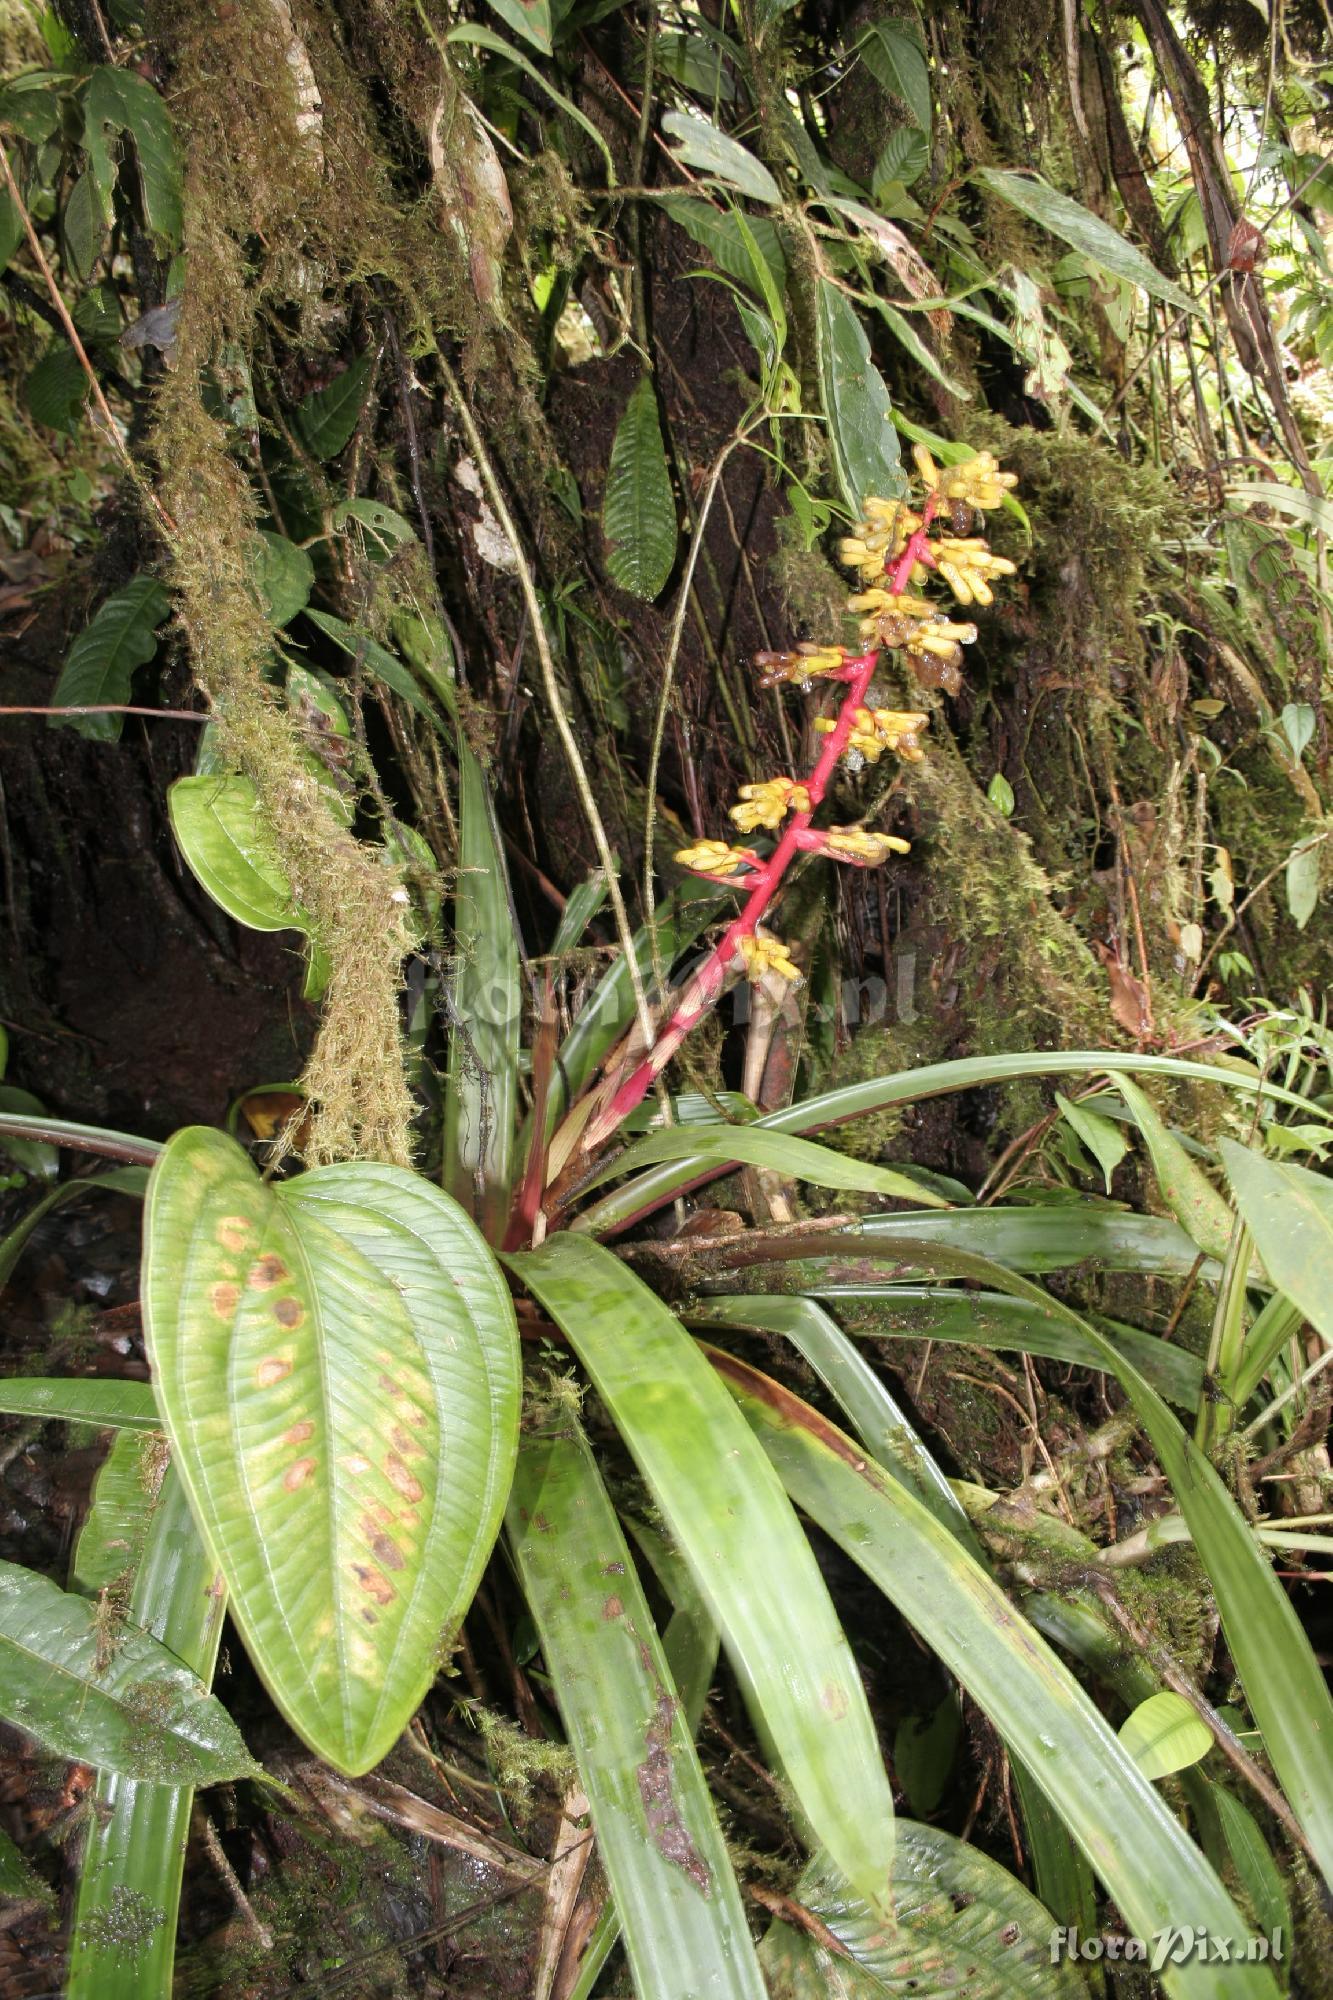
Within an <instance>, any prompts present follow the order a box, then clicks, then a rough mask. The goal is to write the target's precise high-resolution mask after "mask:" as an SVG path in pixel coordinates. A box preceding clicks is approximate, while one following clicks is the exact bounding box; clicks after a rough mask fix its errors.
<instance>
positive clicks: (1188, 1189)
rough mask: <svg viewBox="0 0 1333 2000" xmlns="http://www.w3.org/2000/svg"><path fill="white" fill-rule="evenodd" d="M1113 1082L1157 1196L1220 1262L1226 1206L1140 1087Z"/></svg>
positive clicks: (1228, 1220) (1227, 1230) (1228, 1218)
mask: <svg viewBox="0 0 1333 2000" xmlns="http://www.w3.org/2000/svg"><path fill="white" fill-rule="evenodd" d="M1116 1087H1117V1089H1118V1090H1119V1092H1120V1095H1121V1096H1122V1097H1123V1098H1124V1100H1125V1103H1126V1105H1127V1106H1128V1107H1129V1111H1130V1114H1131V1116H1132V1117H1133V1119H1134V1121H1135V1123H1136V1124H1137V1126H1138V1128H1139V1130H1140V1132H1142V1134H1143V1139H1144V1144H1145V1145H1146V1146H1147V1148H1148V1153H1149V1156H1150V1158H1151V1160H1152V1164H1153V1172H1154V1173H1155V1174H1156V1176H1157V1185H1158V1187H1159V1188H1160V1189H1161V1191H1162V1199H1163V1200H1164V1201H1165V1202H1166V1205H1167V1207H1168V1208H1169V1209H1170V1210H1171V1213H1172V1214H1173V1215H1174V1216H1175V1218H1176V1221H1177V1222H1178V1223H1179V1224H1180V1226H1181V1228H1182V1229H1184V1230H1185V1231H1186V1232H1187V1233H1188V1234H1189V1235H1190V1236H1191V1237H1192V1238H1193V1240H1194V1241H1195V1242H1196V1243H1197V1244H1198V1246H1199V1248H1200V1249H1201V1250H1206V1251H1207V1253H1208V1255H1209V1256H1210V1257H1216V1258H1217V1260H1218V1262H1219V1263H1220V1262H1221V1261H1222V1259H1223V1258H1224V1257H1225V1256H1226V1254H1227V1244H1228V1243H1229V1241H1230V1240H1231V1228H1232V1215H1231V1209H1230V1207H1229V1206H1228V1204H1227V1203H1226V1201H1225V1200H1224V1199H1223V1197H1222V1196H1221V1195H1220V1194H1219V1193H1218V1191H1217V1189H1216V1188H1215V1187H1214V1186H1213V1184H1212V1182H1211V1181H1210V1180H1209V1178H1208V1176H1207V1174H1205V1173H1204V1171H1203V1169H1202V1167H1200V1166H1199V1165H1198V1163H1197V1162H1196V1161H1194V1160H1192V1159H1191V1158H1190V1156H1189V1154H1188V1153H1187V1152H1186V1151H1185V1148H1184V1147H1183V1146H1182V1145H1181V1143H1180V1141H1179V1139H1177V1138H1176V1136H1175V1134H1174V1133H1173V1132H1172V1131H1171V1130H1170V1128H1169V1126H1168V1125H1167V1124H1166V1122H1165V1120H1164V1119H1163V1118H1161V1117H1160V1116H1159V1114H1158V1112H1157V1109H1156V1107H1155V1106H1154V1104H1153V1102H1152V1099H1151V1098H1150V1097H1149V1096H1148V1095H1147V1094H1146V1092H1144V1091H1142V1090H1140V1089H1139V1087H1138V1085H1137V1084H1136V1083H1135V1082H1134V1081H1133V1079H1132V1078H1131V1077H1127V1076H1122V1077H1121V1078H1120V1080H1119V1082H1118V1084H1117V1086H1116Z"/></svg>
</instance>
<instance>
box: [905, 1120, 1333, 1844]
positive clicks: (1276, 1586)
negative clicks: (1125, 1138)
mask: <svg viewBox="0 0 1333 2000" xmlns="http://www.w3.org/2000/svg"><path fill="white" fill-rule="evenodd" d="M1225 1143H1226V1142H1225V1141H1224V1142H1223V1144H1224V1145H1225ZM1288 1171H1290V1170H1288ZM939 1219H940V1220H942V1221H949V1222H952V1221H953V1220H955V1218H954V1217H953V1216H948V1217H944V1218H939ZM867 1247H870V1246H867ZM873 1254H874V1255H875V1256H877V1257H887V1258H897V1259H898V1260H899V1261H900V1262H901V1263H902V1264H904V1265H907V1266H912V1265H915V1266H916V1267H917V1268H919V1269H922V1270H927V1271H931V1272H934V1273H936V1274H939V1273H945V1274H947V1275H948V1276H950V1277H959V1278H967V1279H970V1280H972V1281H974V1282H976V1281H979V1282H980V1283H981V1284H983V1285H989V1286H991V1287H993V1288H994V1289H996V1290H1003V1291H1006V1292H1009V1293H1010V1294H1011V1295H1012V1296H1014V1297H1016V1298H1021V1299H1029V1300H1031V1301H1032V1302H1034V1303H1036V1304H1041V1305H1044V1306H1046V1307H1048V1308H1049V1309H1050V1310H1051V1311H1053V1312H1055V1313H1058V1314H1059V1315H1060V1316H1061V1317H1062V1318H1064V1319H1066V1320H1067V1321H1068V1322H1069V1324H1070V1325H1071V1326H1073V1327H1076V1328H1078V1329H1080V1330H1081V1331H1082V1333H1083V1335H1084V1337H1085V1338H1086V1339H1087V1340H1088V1341H1090V1342H1091V1343H1092V1344H1093V1345H1094V1346H1097V1347H1100V1349H1101V1350H1102V1354H1103V1357H1104V1360H1105V1364H1106V1366H1107V1367H1108V1368H1109V1369H1110V1370H1111V1372H1112V1373H1113V1374H1114V1375H1115V1377H1116V1379H1117V1381H1118V1382H1119V1383H1120V1386H1121V1387H1122V1388H1123V1389H1124V1391H1125V1393H1126V1395H1127V1396H1128V1397H1129V1399H1130V1401H1131V1403H1132V1404H1133V1405H1134V1408H1135V1410H1136V1412H1137V1413H1138V1417H1139V1421H1140V1422H1141V1424H1142V1425H1143V1428H1144V1430H1145V1431H1146V1433H1147V1435H1148V1438H1149V1441H1150V1442H1151V1444H1152V1447H1153V1450H1154V1451H1155V1452H1156V1454H1157V1457H1158V1460H1159V1462H1160V1464H1161V1467H1162V1470H1163V1471H1164V1472H1165V1474H1166V1476H1167V1479H1168V1480H1169V1481H1170V1484H1171V1489H1172V1491H1173V1493H1174V1494H1175V1497H1176V1502H1177V1505H1178V1506H1179V1508H1180V1511H1181V1513H1182V1515H1183V1516H1184V1518H1185V1521H1186V1522H1187V1524H1188V1526H1189V1531H1190V1537H1191V1539H1192V1540H1193V1542H1194V1546H1195V1548H1196V1549H1197V1551H1198V1554H1199V1558H1200V1560H1201V1561H1202V1563H1203V1565H1204V1568H1205V1569H1206V1570H1207V1572H1208V1578H1209V1581H1210V1583H1211V1584H1212V1587H1213V1592H1214V1595H1215V1597H1216V1599H1217V1608H1218V1611H1219V1613H1220V1616H1221V1620H1222V1630H1223V1633H1224V1635H1225V1637H1226V1642H1227V1646H1228V1648H1229V1650H1230V1653H1231V1658H1232V1661H1233V1662H1234V1664H1235V1668H1236V1672H1237V1673H1238V1675H1239V1676H1240V1681H1241V1685H1242V1687H1243V1688H1244V1690H1245V1696H1246V1700H1247V1701H1248V1702H1249V1705H1250V1709H1251V1712H1252V1713H1253V1715H1254V1719H1255V1721H1256V1722H1257V1723H1258V1725H1259V1728H1260V1730H1261V1731H1262V1733H1263V1738H1264V1746H1265V1749H1266V1750H1267V1752H1268V1756H1269V1759H1270V1761H1271V1763H1272V1765H1273V1769H1274V1770H1275V1771H1276V1773H1277V1775H1278V1779H1279V1781H1280V1783H1281V1785H1282V1788H1283V1790H1284V1791H1285V1793H1286V1795H1287V1799H1288V1801H1289V1803H1290V1805H1291V1807H1292V1810H1293V1811H1294V1812H1295V1814H1296V1817H1297V1819H1298V1820H1299V1821H1300V1823H1301V1826H1302V1828H1303V1829H1304V1831H1305V1834H1306V1837H1307V1838H1308V1840H1309V1842H1310V1846H1311V1850H1312V1851H1313V1853H1314V1854H1315V1855H1316V1856H1317V1857H1318V1861H1319V1865H1320V1867H1321V1868H1322V1869H1323V1870H1324V1872H1325V1874H1326V1875H1327V1876H1328V1878H1329V1880H1330V1881H1333V1698H1330V1695H1329V1690H1328V1687H1327V1685H1326V1683H1325V1681H1324V1678H1323V1676H1322V1674H1321V1673H1320V1671H1319V1667H1318V1664H1317V1662H1316V1660H1315V1657H1314V1653H1313V1652H1312V1650H1311V1647H1310V1641H1309V1639H1308V1637H1307V1635H1306V1633H1305V1629H1304V1627H1303V1626H1302V1624H1301V1621H1300V1619H1299V1618H1298V1616H1297V1614H1296V1611H1295V1609H1294V1607H1293V1605H1292V1603H1291V1599H1290V1598H1289V1597H1288V1596H1287V1593H1286V1591H1285V1590H1284V1589H1283V1588H1282V1585H1281V1583H1280V1582H1279V1581H1278V1579H1277V1577H1276V1576H1275V1575H1274V1574H1273V1571H1272V1569H1271V1568H1270V1567H1269V1563H1268V1558H1267V1556H1266V1555H1265V1554H1264V1551H1263V1549H1262V1547H1261V1546H1260V1544H1259V1542H1258V1541H1257V1539H1256V1537H1255V1534H1254V1531H1253V1529H1252V1528H1251V1526H1250V1524H1249V1522H1248V1521H1247V1520H1246V1519H1245V1516H1244V1515H1243V1514H1242V1513H1241V1511H1240V1509H1239V1508H1238V1507H1237V1505H1236V1503H1235V1501H1234V1500H1233V1499H1232V1497H1231V1495H1230V1493H1229V1492H1228V1491H1227V1489H1226V1487H1225V1486H1224V1485H1223V1483H1222V1481H1221V1479H1220V1478H1219V1476H1218V1474H1217V1472H1216V1471H1215V1470H1214V1468H1213V1466H1212V1464H1211V1463H1210V1462H1209V1460H1208V1459H1207V1458H1206V1457H1205V1456H1204V1454H1203V1453H1202V1452H1201V1451H1200V1450H1199V1448H1198V1446H1197V1445H1196V1444H1195V1443H1194V1441H1193V1439H1192V1438H1190V1437H1188V1436H1187V1435H1186V1433H1185V1432H1184V1431H1183V1430H1182V1429H1181V1427H1180V1424H1179V1423H1178V1421H1177V1420H1176V1418H1175V1417H1174V1416H1173V1415H1172V1413H1171V1411H1170V1410H1169V1409H1168V1408H1167V1406H1166V1404H1165V1403H1164V1402H1163V1401H1162V1399H1161V1397H1160V1396H1159V1395H1158V1394H1157V1391H1156V1390H1155V1389H1154V1388H1153V1387H1152V1385H1151V1383H1150V1382H1148V1381H1147V1380H1146V1379H1145V1378H1144V1376H1142V1375H1141V1374H1140V1373H1139V1372H1138V1370H1137V1369H1136V1368H1135V1367H1134V1366H1133V1365H1132V1363H1131V1362H1129V1361H1128V1360H1126V1358H1125V1356H1124V1355H1123V1354H1122V1353H1121V1352H1120V1351H1119V1349H1118V1348H1116V1347H1115V1346H1114V1345H1113V1344H1112V1342H1111V1341H1110V1340H1108V1339H1107V1337H1106V1335H1105V1334H1104V1333H1102V1332H1100V1331H1099V1330H1098V1328H1097V1327H1095V1326H1094V1325H1092V1324H1091V1322H1090V1321H1088V1320H1086V1319H1083V1318H1081V1317H1080V1316H1079V1314H1078V1313H1076V1312H1073V1311H1071V1309H1070V1308H1069V1307H1068V1306H1065V1305H1062V1304H1061V1303H1060V1302H1059V1301H1058V1300H1056V1299H1052V1298H1050V1297H1049V1296H1048V1294H1046V1293H1045V1292H1042V1291H1040V1290H1039V1289H1038V1287H1037V1286H1035V1285H1032V1284H1029V1283H1028V1281H1027V1279H1026V1278H1021V1277H1019V1276H1018V1274H1017V1273H1016V1272H1013V1271H1008V1270H1005V1269H1004V1268H1003V1267H1002V1266H1001V1265H999V1264H995V1263H992V1262H990V1261H989V1260H988V1259H987V1258H984V1257H978V1256H976V1255H974V1254H973V1253H971V1252H969V1251H965V1250H959V1249H957V1248H955V1247H954V1246H952V1245H946V1244H930V1243H924V1242H917V1241H915V1240H913V1239H910V1238H907V1237H899V1238H897V1239H896V1240H895V1239H894V1238H893V1237H892V1236H890V1235H888V1234H887V1233H885V1234H880V1233H879V1232H877V1233H876V1238H875V1241H874V1244H873Z"/></svg>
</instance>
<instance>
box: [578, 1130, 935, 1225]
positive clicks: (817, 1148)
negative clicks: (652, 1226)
mask: <svg viewBox="0 0 1333 2000" xmlns="http://www.w3.org/2000/svg"><path fill="white" fill-rule="evenodd" d="M683 1159H703V1160H706V1161H708V1162H709V1163H710V1164H711V1165H714V1166H727V1167H732V1166H737V1165H744V1166H747V1167H769V1168H771V1169H772V1170H773V1171H774V1172H775V1173H780V1174H785V1175H787V1176H788V1178H789V1179H791V1180H796V1181H808V1182H809V1184H810V1185H811V1187H823V1188H849V1189H853V1190H855V1191H857V1192H859V1193H862V1194H882V1195H892V1196H894V1197H896V1199H897V1200H899V1201H912V1202H918V1203H920V1202H926V1203H928V1204H930V1205H931V1206H932V1207H937V1208H947V1207H948V1205H949V1204H948V1203H947V1202H946V1201H945V1200H944V1198H943V1196H941V1195H932V1194H929V1193H928V1192H927V1191H926V1190H925V1189H924V1188H923V1187H922V1186H921V1183H920V1182H919V1181H915V1180H909V1179H908V1177H907V1175H906V1174H899V1173H895V1172H894V1170H893V1168H892V1167H876V1166H872V1165H871V1164H870V1163H869V1162H868V1161H866V1160H854V1159H852V1158H851V1157H850V1155H849V1154H846V1153H838V1152H835V1151H834V1149H833V1147H832V1146H821V1145H819V1144H818V1143H817V1142H816V1141H814V1140H812V1139H797V1138H793V1137H792V1135H791V1134H790V1133H787V1132H771V1131H766V1130H764V1129H763V1128H762V1127H760V1126H757V1125H722V1126H713V1127H710V1128H709V1129H708V1130H707V1131H704V1132H700V1130H699V1127H698V1125H690V1126H670V1127H668V1128H666V1129H665V1130H662V1131H654V1132H648V1133H645V1135H644V1137H643V1138H642V1139H636V1140H635V1142H634V1144H633V1145H632V1146H627V1147H626V1148H625V1150H624V1152H623V1153H621V1154H620V1155H619V1156H618V1158H616V1159H615V1160H613V1161H612V1162H611V1164H610V1165H609V1166H606V1167H603V1169H602V1171H601V1172H600V1173H599V1174H596V1175H595V1176H594V1177H593V1179H592V1180H590V1181H589V1182H588V1186H589V1187H590V1188H595V1187H600V1186H601V1184H602V1182H603V1181H606V1180H610V1179H611V1178H612V1176H614V1175H620V1174H630V1173H636V1172H637V1171H638V1170H639V1168H641V1167H651V1166H656V1165H658V1164H659V1162H661V1161H663V1160H683ZM578 1226H579V1225H578V1224H577V1223H576V1224H575V1227H576V1228H577V1227H578Z"/></svg>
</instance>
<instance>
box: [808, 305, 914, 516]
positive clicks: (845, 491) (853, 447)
mask: <svg viewBox="0 0 1333 2000" xmlns="http://www.w3.org/2000/svg"><path fill="white" fill-rule="evenodd" d="M816 309H817V320H816V332H817V335H818V343H819V393H820V401H821V403H822V404H823V408H824V415H825V417H826V419H827V421H828V435H829V445H830V449H831V451H832V454H833V465H834V470H835V471H836V473H837V476H838V484H839V486H840V487H841V489H842V497H843V499H844V501H845V502H846V504H847V506H848V507H849V509H850V510H851V512H852V513H853V514H854V515H857V514H859V513H860V511H861V503H862V501H864V500H865V499H866V498H868V497H869V496H870V495H872V494H876V495H878V496H879V497H880V498H881V499H885V500H889V499H892V498H893V497H894V495H895V494H898V493H901V492H902V490H903V477H902V467H901V454H900V452H899V449H898V433H897V431H896V430H895V429H894V427H893V416H892V404H891V403H890V401H889V392H888V388H887V387H886V385H885V381H884V377H883V376H882V375H881V374H880V372H879V370H878V368H876V366H875V363H874V360H873V358H872V356H871V352H870V342H869V340H868V339H867V338H866V331H865V328H864V327H863V326H862V324H861V319H860V315H859V314H858V312H857V310H856V308H855V306H854V305H853V304H852V303H851V301H850V299H848V298H847V297H846V296H845V295H844V294H843V293H842V292H840V291H839V290H838V287H837V286H836V285H835V284H833V283H832V282H831V281H830V280H829V279H827V278H821V279H820V280H819V288H818V297H817V300H816Z"/></svg>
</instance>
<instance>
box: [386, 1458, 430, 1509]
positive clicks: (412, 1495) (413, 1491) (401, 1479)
mask: <svg viewBox="0 0 1333 2000" xmlns="http://www.w3.org/2000/svg"><path fill="white" fill-rule="evenodd" d="M384 1477H385V1478H386V1479H387V1480H388V1482H389V1484H390V1486H392V1488H393V1490H394V1492H395V1493H401V1494H402V1496H403V1498H404V1500H420V1499H421V1497H422V1495H423V1494H424V1492H425V1490H426V1489H425V1488H424V1487H423V1485H422V1484H421V1481H420V1480H419V1479H418V1478H417V1476H416V1474H415V1473H414V1472H409V1471H408V1469H407V1467H406V1466H405V1465H404V1464H403V1461H402V1459H401V1458H399V1456H398V1454H397V1452H395V1451H391V1452H390V1453H389V1456H388V1457H387V1458H386V1459H385V1461H384Z"/></svg>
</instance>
